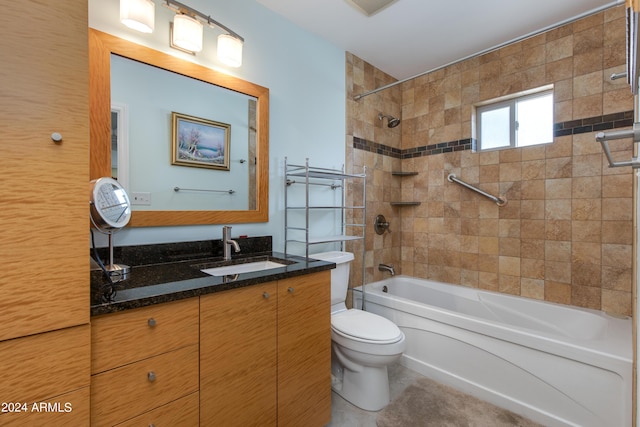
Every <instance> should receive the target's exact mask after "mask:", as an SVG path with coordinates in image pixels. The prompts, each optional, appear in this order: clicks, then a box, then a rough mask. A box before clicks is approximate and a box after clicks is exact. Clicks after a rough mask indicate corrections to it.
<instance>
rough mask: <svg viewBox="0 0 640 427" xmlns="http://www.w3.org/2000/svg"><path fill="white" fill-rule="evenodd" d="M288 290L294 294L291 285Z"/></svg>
mask: <svg viewBox="0 0 640 427" xmlns="http://www.w3.org/2000/svg"><path fill="white" fill-rule="evenodd" d="M287 291H288V292H289V293H290V294H292V293H293V288H292V287H291V286H289V287H288V288H287Z"/></svg>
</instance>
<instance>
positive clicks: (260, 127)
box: [89, 29, 269, 227]
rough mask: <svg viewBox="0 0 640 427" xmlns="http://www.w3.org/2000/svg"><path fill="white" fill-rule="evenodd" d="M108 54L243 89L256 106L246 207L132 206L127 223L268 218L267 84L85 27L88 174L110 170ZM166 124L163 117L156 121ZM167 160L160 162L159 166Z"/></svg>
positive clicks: (146, 224)
mask: <svg viewBox="0 0 640 427" xmlns="http://www.w3.org/2000/svg"><path fill="white" fill-rule="evenodd" d="M112 55H117V56H118V57H122V58H128V59H132V60H134V61H137V62H139V63H142V64H148V65H150V66H153V67H157V69H162V70H167V71H170V72H172V73H176V74H179V75H181V76H186V77H190V78H192V79H196V80H198V81H199V82H204V83H208V84H211V85H215V86H217V87H219V88H225V89H228V90H229V91H232V92H236V93H238V94H244V95H247V96H248V97H249V98H251V99H252V101H251V104H252V105H253V107H252V108H255V129H253V123H252V125H251V127H252V133H253V135H252V138H253V139H254V140H255V155H254V153H253V151H252V152H251V156H254V158H253V159H251V160H253V162H255V168H254V169H253V170H252V172H251V179H252V181H251V184H250V186H249V187H250V190H249V192H250V193H252V194H254V195H255V197H253V198H252V201H251V202H250V203H249V209H237V210H223V209H220V210H215V209H193V210H179V208H177V207H171V209H163V210H134V211H133V212H132V215H131V221H130V223H129V226H133V227H149V226H175V225H197V224H233V223H250V222H267V221H268V218H269V187H268V179H269V165H268V162H269V154H268V152H269V89H268V88H265V87H262V86H259V85H256V84H253V83H250V82H247V81H245V80H242V79H239V78H237V77H234V76H230V75H227V74H224V73H220V72H218V71H215V70H212V69H210V68H207V67H203V66H201V65H198V64H195V63H192V62H189V61H185V60H183V59H180V58H177V57H174V56H171V55H169V54H166V53H162V52H159V51H156V50H153V49H151V48H148V47H145V46H142V45H138V44H136V43H132V42H130V41H127V40H124V39H121V38H119V37H116V36H113V35H110V34H107V33H103V32H101V31H98V30H94V29H90V30H89V65H90V74H89V85H90V88H89V95H90V96H89V100H90V111H91V116H90V124H91V130H90V138H91V150H90V151H91V152H90V155H91V170H90V177H91V179H97V178H100V177H102V176H111V174H112V162H111V156H112V150H111V149H112V134H111V133H112V114H111V113H112V105H111V104H112V103H111V93H112V91H111V58H112ZM254 100H255V101H254ZM166 125H167V124H166V123H162V124H159V125H158V126H166ZM164 143H166V144H165V145H164V146H163V148H162V149H163V150H164V149H165V148H166V150H167V153H168V152H169V149H170V146H171V141H165V142H164ZM174 148H175V147H174ZM167 155H168V154H167ZM168 161H169V160H167V162H168ZM165 166H166V165H162V167H165ZM133 167H135V166H133V165H132V166H131V168H133ZM185 173H186V171H185ZM245 193H246V192H245Z"/></svg>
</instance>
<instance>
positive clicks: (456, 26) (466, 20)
mask: <svg viewBox="0 0 640 427" xmlns="http://www.w3.org/2000/svg"><path fill="white" fill-rule="evenodd" d="M256 1H257V2H258V3H260V4H262V5H264V6H266V7H267V8H269V9H271V10H273V11H274V12H276V13H278V14H280V15H282V16H283V17H285V18H286V19H288V20H289V21H292V22H293V23H295V24H296V25H298V26H300V27H302V28H304V29H306V30H308V31H310V32H312V33H314V34H317V35H318V36H320V37H322V38H323V39H325V40H327V41H329V42H331V43H332V44H334V45H336V46H338V47H339V48H341V49H344V50H345V51H347V52H351V53H353V54H354V55H356V56H357V57H359V58H361V59H363V60H365V61H367V62H368V63H370V64H372V65H373V66H375V67H376V68H379V69H380V70H382V71H384V72H386V73H388V74H390V75H391V76H393V77H395V78H396V79H398V80H403V79H406V78H409V77H413V76H415V75H417V74H421V73H423V72H426V71H430V70H433V69H436V68H439V67H442V66H444V65H447V64H450V63H452V62H456V61H457V60H460V59H463V58H466V57H469V56H473V55H475V54H477V53H480V52H484V51H487V50H489V49H492V48H494V47H498V46H500V45H503V44H505V43H507V42H510V41H514V40H516V39H520V38H522V37H524V36H527V35H532V34H534V33H537V32H539V31H540V30H543V29H548V28H551V27H553V26H556V25H558V24H561V23H565V22H568V21H569V20H572V19H575V18H577V17H580V16H584V14H587V13H591V12H596V11H598V10H602V9H603V8H606V7H610V6H614V5H617V4H623V3H624V1H623V0H515V1H514V0H483V1H478V0H436V1H433V0H429V1H427V0H397V1H396V2H394V3H392V4H391V5H389V6H388V7H386V8H384V9H382V10H380V11H379V12H377V13H375V14H373V15H371V16H369V17H367V16H366V15H364V14H363V13H362V12H360V11H358V10H357V9H356V8H355V7H354V6H352V5H351V4H350V3H349V2H348V1H347V0H321V1H318V0H256ZM362 1H363V2H364V1H366V0H362Z"/></svg>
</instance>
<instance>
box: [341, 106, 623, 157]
mask: <svg viewBox="0 0 640 427" xmlns="http://www.w3.org/2000/svg"><path fill="white" fill-rule="evenodd" d="M630 126H633V111H624V112H622V113H614V114H607V115H604V116H596V117H589V118H586V119H579V120H571V121H567V122H561V123H556V124H555V125H554V126H553V132H554V136H555V137H560V136H566V135H577V134H581V133H588V132H599V131H603V130H609V129H617V128H622V127H630ZM475 145H476V140H475V139H473V138H467V139H460V140H457V141H449V142H441V143H439V144H431V145H423V146H420V147H414V148H407V149H406V150H400V149H399V148H393V147H389V146H387V145H384V144H378V143H377V142H373V141H368V140H366V139H362V138H358V137H355V136H354V137H353V148H355V149H358V150H364V151H369V152H372V153H377V154H382V155H383V156H390V157H393V158H396V159H411V158H414V157H423V156H431V155H434V154H441V153H450V152H453V151H462V150H471V149H472V148H475Z"/></svg>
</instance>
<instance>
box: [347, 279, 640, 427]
mask: <svg viewBox="0 0 640 427" xmlns="http://www.w3.org/2000/svg"><path fill="white" fill-rule="evenodd" d="M384 287H386V290H387V292H384V291H383V288H384ZM356 290H357V291H356V292H354V297H355V299H356V304H357V306H358V307H360V301H361V298H360V297H361V288H356ZM365 310H366V311H370V312H373V313H377V314H380V315H382V316H384V317H386V318H388V319H390V320H392V321H393V322H395V323H396V324H397V325H398V326H399V327H400V329H402V331H403V332H404V334H405V335H406V340H407V350H406V351H405V353H404V355H403V356H402V358H401V361H400V363H402V364H403V365H404V366H406V367H408V368H410V369H413V370H415V371H417V372H419V373H421V374H423V375H425V376H427V377H430V378H432V379H434V380H436V381H439V382H441V383H445V384H449V385H451V386H453V387H455V388H457V389H459V390H462V391H465V392H467V393H470V394H473V395H475V396H477V397H479V398H481V399H483V400H485V401H489V402H492V403H494V404H496V405H498V406H501V407H503V408H506V409H509V410H511V411H513V412H516V413H518V414H521V415H523V416H526V417H528V418H530V419H532V420H535V421H537V422H539V423H541V424H544V425H547V426H595V427H603V426H606V427H617V426H624V427H628V426H631V414H632V404H631V395H632V392H631V390H632V367H633V354H632V335H631V328H632V327H631V319H630V318H622V317H617V316H610V315H608V314H605V313H603V312H600V311H595V310H588V309H580V308H575V307H570V306H565V305H560V304H553V303H548V302H543V301H537V300H533V299H529V298H522V297H516V296H510V295H504V294H499V293H494V292H488V291H482V290H478V289H473V288H467V287H463V286H458V285H449V284H445V283H439V282H433V281H430V280H424V279H417V278H413V277H408V276H395V277H392V278H389V279H386V280H382V281H380V282H375V283H370V284H368V285H366V286H365Z"/></svg>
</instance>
